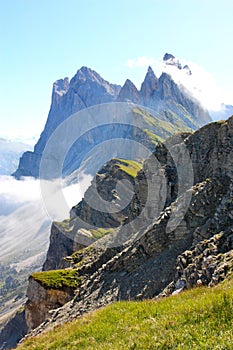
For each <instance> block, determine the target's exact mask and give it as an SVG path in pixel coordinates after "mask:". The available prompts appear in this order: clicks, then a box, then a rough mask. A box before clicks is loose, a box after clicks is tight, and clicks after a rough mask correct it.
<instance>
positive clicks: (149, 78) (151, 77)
mask: <svg viewBox="0 0 233 350" xmlns="http://www.w3.org/2000/svg"><path fill="white" fill-rule="evenodd" d="M157 88H158V78H157V77H156V75H155V73H154V71H153V69H152V68H151V67H150V66H149V68H148V71H147V73H146V76H145V79H144V81H143V83H142V85H141V90H140V93H141V96H142V99H143V101H144V103H147V102H148V101H149V100H150V98H151V96H152V95H153V92H154V91H155V90H156V89H157Z"/></svg>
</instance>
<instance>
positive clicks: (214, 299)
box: [19, 279, 233, 350]
mask: <svg viewBox="0 0 233 350" xmlns="http://www.w3.org/2000/svg"><path fill="white" fill-rule="evenodd" d="M232 324H233V279H231V280H228V281H224V282H223V283H222V284H220V285H218V286H217V287H214V288H211V289H210V288H204V287H201V288H195V289H193V290H189V291H186V292H183V293H181V294H179V295H176V296H172V297H169V298H165V299H162V300H159V301H143V302H119V303H115V304H112V305H109V306H107V307H106V308H103V309H100V310H97V311H95V312H92V313H90V314H87V315H85V316H83V317H82V318H80V319H78V320H76V321H73V322H72V323H68V324H65V325H63V326H62V327H57V328H56V329H55V330H54V331H53V332H48V333H45V334H43V335H41V336H39V337H36V338H32V339H28V340H26V341H25V342H24V343H23V344H22V345H20V346H19V349H21V350H22V349H30V350H31V349H37V350H39V349H41V350H42V349H43V350H45V349H54V350H55V349H56V350H59V349H62V350H63V349H66V350H68V349H93V350H94V349H95V350H98V349H101V350H103V349H104V350H107V349H111V350H114V349H121V350H123V349H182V350H183V349H232V348H233V332H232Z"/></svg>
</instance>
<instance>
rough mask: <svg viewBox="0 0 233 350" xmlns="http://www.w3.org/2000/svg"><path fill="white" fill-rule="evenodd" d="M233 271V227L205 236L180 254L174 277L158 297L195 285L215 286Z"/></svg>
mask: <svg viewBox="0 0 233 350" xmlns="http://www.w3.org/2000/svg"><path fill="white" fill-rule="evenodd" d="M232 273H233V229H232V228H230V229H227V230H225V231H221V232H220V233H218V234H216V235H214V236H213V237H211V238H209V239H205V240H203V241H201V242H199V243H198V244H196V245H195V246H193V248H191V249H190V250H186V251H185V252H184V253H182V254H181V255H179V256H178V258H177V265H176V275H175V278H174V280H173V281H172V282H171V283H170V284H169V285H168V286H167V287H166V288H165V290H164V291H163V292H162V293H160V295H159V296H158V297H164V296H169V295H171V294H177V293H180V292H181V291H182V290H184V289H187V288H193V287H195V286H200V285H204V286H209V287H211V286H214V285H215V284H217V283H220V282H221V281H223V280H224V279H226V278H227V277H228V276H229V275H230V274H232Z"/></svg>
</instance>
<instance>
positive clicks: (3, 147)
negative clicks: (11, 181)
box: [0, 138, 32, 175]
mask: <svg viewBox="0 0 233 350" xmlns="http://www.w3.org/2000/svg"><path fill="white" fill-rule="evenodd" d="M31 149H32V147H31V146H30V145H27V144H24V143H22V142H16V141H9V140H5V139H2V138H0V175H10V174H12V172H13V171H15V170H16V169H17V166H18V163H19V158H20V156H21V155H22V154H23V152H25V151H26V150H31Z"/></svg>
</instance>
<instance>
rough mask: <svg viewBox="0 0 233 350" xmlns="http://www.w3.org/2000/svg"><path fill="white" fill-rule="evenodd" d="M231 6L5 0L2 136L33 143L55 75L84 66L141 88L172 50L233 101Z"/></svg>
mask: <svg viewBox="0 0 233 350" xmlns="http://www.w3.org/2000/svg"><path fill="white" fill-rule="evenodd" d="M232 13H233V1H232V0H221V1H220V0H176V1H174V0H167V1H164V0H117V1H116V0H99V1H95V0H85V1H84V0H49V1H48V0H7V1H5V0H0V43H1V44H0V63H1V64H0V76H1V84H0V94H1V102H0V137H6V138H10V139H14V138H18V139H19V138H20V139H22V140H24V141H28V142H29V141H30V142H32V143H33V142H35V141H36V138H38V136H39V135H40V133H41V132H42V130H43V127H44V124H45V121H46V118H47V115H48V111H49V107H50V102H51V92H52V84H53V82H54V81H56V80H57V79H59V78H64V77H66V76H68V77H70V78H72V76H74V74H75V73H76V71H77V70H78V69H79V68H80V67H82V66H88V67H90V68H92V69H94V70H96V71H97V72H98V73H99V74H100V75H101V76H103V78H105V79H106V80H108V81H111V82H112V83H118V84H121V85H123V84H124V81H125V80H126V79H127V78H129V79H131V80H132V81H133V82H134V83H135V84H136V85H137V86H138V87H140V83H141V82H142V80H143V78H144V75H145V74H146V71H147V67H148V64H151V65H152V66H153V68H154V70H155V73H156V74H157V75H158V74H160V69H161V66H160V64H159V63H160V62H161V60H162V57H163V55H164V54H165V53H166V52H169V53H172V54H173V55H174V56H176V57H177V58H179V59H180V60H184V61H187V62H191V63H192V62H193V63H195V65H197V67H199V68H200V70H199V73H200V72H205V74H207V75H205V74H203V75H202V74H200V80H202V81H203V82H204V80H205V78H206V77H209V78H210V82H213V84H212V83H210V84H209V85H208V84H207V88H208V89H209V88H210V87H211V86H212V85H214V86H217V87H218V88H219V89H220V90H221V94H222V95H223V97H224V98H225V100H226V102H227V103H232V104H233V88H232V73H233V68H232V67H233V65H232V62H233V46H232V38H233V25H232ZM156 70H157V71H156ZM211 79H212V80H211ZM220 90H219V91H220ZM209 95H210V94H209ZM231 96H232V100H231ZM33 138H34V139H33Z"/></svg>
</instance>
